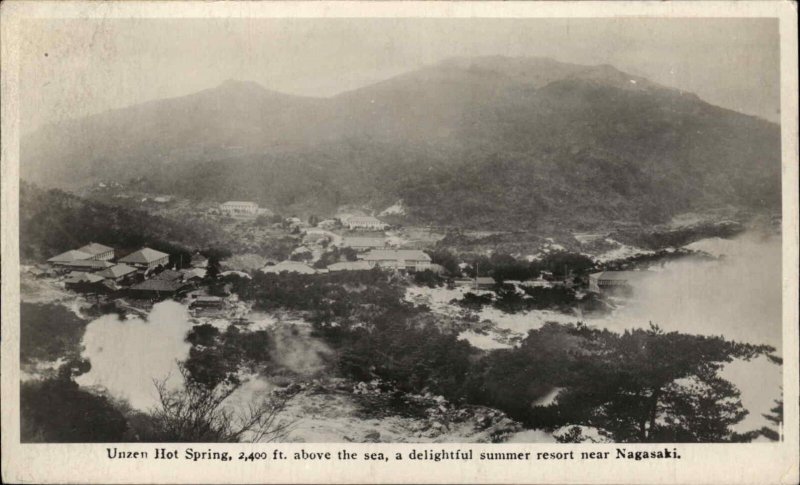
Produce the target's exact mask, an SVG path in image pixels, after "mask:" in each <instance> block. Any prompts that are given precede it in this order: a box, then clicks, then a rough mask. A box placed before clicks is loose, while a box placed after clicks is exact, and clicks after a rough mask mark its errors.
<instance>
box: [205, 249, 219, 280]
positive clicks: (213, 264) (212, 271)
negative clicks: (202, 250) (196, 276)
mask: <svg viewBox="0 0 800 485" xmlns="http://www.w3.org/2000/svg"><path fill="white" fill-rule="evenodd" d="M219 273H220V262H219V257H218V256H217V255H216V254H211V255H210V256H208V266H207V267H206V278H209V279H216V278H217V277H218V276H219Z"/></svg>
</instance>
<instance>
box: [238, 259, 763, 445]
mask: <svg viewBox="0 0 800 485" xmlns="http://www.w3.org/2000/svg"><path fill="white" fill-rule="evenodd" d="M238 291H242V292H243V294H244V295H245V298H248V299H253V300H254V303H255V305H256V306H257V307H260V308H277V307H280V308H286V309H292V310H298V311H303V312H305V313H306V314H307V316H308V317H309V318H310V319H311V321H312V322H313V323H314V327H315V329H316V331H317V333H318V335H320V336H322V337H324V338H325V339H326V340H327V341H328V342H329V343H330V344H331V345H332V346H334V348H335V349H336V350H337V355H338V363H337V365H338V368H339V370H340V371H341V372H343V373H344V374H345V375H347V376H350V377H353V378H356V379H360V380H371V379H374V378H378V379H381V380H383V381H386V382H390V383H392V385H394V386H395V387H396V388H397V389H399V390H402V391H405V392H422V391H425V390H428V391H431V392H434V393H438V394H442V395H443V396H445V397H446V398H448V399H450V400H452V401H456V402H466V403H475V404H483V405H487V406H490V407H495V408H498V409H500V410H502V411H504V412H506V413H508V414H509V415H511V416H512V417H514V418H516V419H518V420H521V421H523V422H524V423H525V424H526V425H528V426H529V427H534V428H546V429H555V428H559V427H562V426H575V425H581V426H589V427H592V428H596V429H598V430H599V431H600V432H601V433H602V434H604V435H606V436H608V437H610V438H611V439H613V440H615V441H619V442H666V441H672V442H695V441H704V442H719V441H735V440H741V439H742V436H741V435H737V434H736V433H734V432H733V431H732V430H731V426H732V425H733V424H736V423H737V422H739V421H741V420H742V419H743V417H744V416H745V415H746V411H745V410H744V409H743V408H742V405H741V402H740V400H739V391H738V390H737V389H736V388H735V386H733V384H731V383H730V382H728V381H726V380H724V379H723V378H722V377H720V375H719V371H720V369H721V368H722V366H723V365H724V364H726V363H728V362H731V361H732V360H733V359H745V360H749V359H752V358H754V357H756V356H759V355H766V354H771V353H772V352H773V351H774V349H773V348H771V347H769V346H763V345H749V344H741V343H736V342H729V341H726V340H724V339H723V338H721V337H704V336H694V335H686V334H681V333H677V332H669V333H665V332H663V331H661V330H660V329H659V328H658V327H655V326H651V328H650V329H648V330H634V331H626V332H625V333H623V334H617V333H614V332H610V331H606V330H596V329H591V328H589V327H586V326H584V325H581V324H578V325H562V324H555V323H550V324H547V325H545V326H544V327H542V328H541V329H539V330H534V331H531V332H530V333H529V335H528V336H527V338H526V339H525V340H524V341H523V342H522V343H521V345H520V346H519V347H516V348H512V349H500V350H494V351H490V352H488V353H481V352H478V351H477V350H476V349H474V348H472V347H471V346H469V345H468V344H467V343H466V342H465V341H461V340H458V339H457V335H456V334H454V333H451V332H449V331H446V330H443V329H442V328H441V327H439V326H438V325H437V322H436V319H435V318H434V317H433V316H432V315H431V314H430V313H428V312H426V311H425V309H424V308H417V307H413V306H411V305H409V304H407V303H404V302H403V301H402V298H401V294H400V290H399V289H398V287H397V285H396V284H392V283H391V281H390V280H389V278H388V276H387V275H386V274H384V273H381V272H379V271H372V272H344V273H341V274H329V275H317V276H315V277H309V276H304V275H290V274H286V275H264V276H260V277H256V278H254V280H253V282H252V284H251V285H246V286H245V285H242V286H241V287H240V288H238ZM529 291H530V292H531V294H532V295H533V298H531V299H530V300H531V301H532V302H536V301H539V302H543V303H538V304H540V305H543V304H547V305H556V306H557V305H558V304H559V303H560V302H561V301H562V300H564V299H568V298H569V296H568V295H567V294H568V293H569V292H570V291H571V290H567V289H552V288H549V289H543V288H531V289H529ZM511 293H512V292H510V290H509V289H507V288H504V287H503V286H501V287H500V288H499V295H500V297H499V300H500V301H501V302H504V303H502V304H503V305H507V306H509V307H510V309H512V310H516V309H517V308H518V305H522V306H527V305H528V303H527V300H525V299H523V300H522V301H525V303H524V304H520V303H519V301H517V300H512V299H511V298H512V297H511ZM556 293H557V294H556ZM548 298H550V299H551V300H550V301H548ZM572 298H574V295H573V296H572ZM471 299H475V300H476V301H477V303H476V304H480V305H483V304H488V302H489V299H486V298H484V297H479V296H477V295H473V296H472V297H471ZM482 355H483V356H482ZM553 390H557V391H558V401H557V404H551V405H548V406H534V405H533V404H534V403H535V402H536V401H537V400H539V399H541V398H543V397H544V396H546V395H547V394H548V393H550V392H552V391H553Z"/></svg>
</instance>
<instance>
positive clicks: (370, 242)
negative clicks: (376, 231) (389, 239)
mask: <svg viewBox="0 0 800 485" xmlns="http://www.w3.org/2000/svg"><path fill="white" fill-rule="evenodd" d="M342 247H343V248H352V249H355V250H356V251H367V250H369V249H381V248H385V247H386V238H384V237H360V236H348V237H345V238H343V239H342Z"/></svg>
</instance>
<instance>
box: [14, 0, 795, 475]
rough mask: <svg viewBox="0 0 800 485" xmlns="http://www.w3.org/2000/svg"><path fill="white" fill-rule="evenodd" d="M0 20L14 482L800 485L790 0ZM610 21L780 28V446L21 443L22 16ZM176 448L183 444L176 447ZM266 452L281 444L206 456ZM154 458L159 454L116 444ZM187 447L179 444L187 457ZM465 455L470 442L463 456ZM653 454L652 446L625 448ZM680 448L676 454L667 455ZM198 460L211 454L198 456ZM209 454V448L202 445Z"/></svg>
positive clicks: (49, 6)
mask: <svg viewBox="0 0 800 485" xmlns="http://www.w3.org/2000/svg"><path fill="white" fill-rule="evenodd" d="M0 14H2V32H1V34H0V35H1V36H0V42H1V43H2V44H1V46H2V52H1V54H2V82H1V84H2V125H1V128H2V135H3V137H2V152H1V156H2V172H0V174H1V175H2V179H1V181H2V187H1V188H2V192H1V196H2V243H1V248H2V262H3V265H2V281H1V284H2V302H3V305H2V344H1V345H2V357H1V358H2V375H1V379H2V402H3V404H4V405H3V406H2V451H3V453H2V478H3V481H4V482H12V483H65V482H69V483H167V482H176V483H177V482H183V483H287V482H292V483H296V482H326V483H345V482H349V483H353V482H358V483H437V482H438V483H440V482H449V483H457V482H473V483H475V482H484V483H529V482H536V483H654V484H655V483H730V484H747V483H759V484H761V483H797V482H798V480H800V479H799V478H798V456H799V455H800V448H798V426H799V424H798V423H799V422H798V360H800V358H799V357H798V192H797V190H798V120H797V112H798V100H797V96H798V93H797V12H796V5H795V4H794V3H790V2H678V3H670V2H575V3H572V2H538V3H528V2H511V3H505V2H440V3H428V2H368V3H361V2H303V3H294V2H264V3H254V2H253V3H250V2H139V3H128V2H124V3H123V2H108V3H79V2H16V1H10V2H4V3H2V4H1V5H0ZM216 17H229V18H280V17H307V18H312V17H314V18H320V17H326V18H335V17H339V18H343V17H350V18H355V17H385V18H393V17H406V18H414V17H427V18H437V17H441V18H524V17H527V18H546V17H557V18H608V17H628V18H636V17H651V18H652V17H662V18H689V17H716V18H721V17H775V18H779V19H780V35H781V74H782V89H781V113H782V114H781V123H782V143H783V267H784V273H783V291H784V294H783V296H784V298H783V317H784V326H783V356H784V377H783V379H784V385H783V389H784V403H785V404H784V405H785V420H786V423H785V427H784V431H785V440H784V441H783V442H782V443H764V444H762V443H756V444H742V445H731V444H710V445H681V446H678V448H679V450H680V453H681V454H682V455H683V458H682V459H681V460H676V461H673V460H670V461H661V462H646V461H640V462H629V461H624V462H623V461H617V460H608V461H597V462H579V461H574V462H568V461H567V462H552V461H549V462H542V461H529V462H520V463H516V462H500V463H489V462H470V463H464V462H440V463H421V462H416V463H410V462H407V461H403V462H389V463H376V464H372V465H369V464H368V463H366V462H363V461H360V462H331V463H315V464H312V465H308V466H306V465H304V464H301V463H292V462H282V463H280V462H265V463H255V464H253V463H248V464H245V463H241V462H236V461H232V462H227V463H219V462H197V463H191V462H185V461H176V462H174V463H168V464H166V465H165V466H164V465H160V464H159V463H158V462H153V461H144V462H143V461H110V460H106V459H105V458H104V453H105V451H104V450H105V448H106V446H105V445H50V444H42V445H21V444H19V417H18V409H17V406H16V405H15V404H16V403H18V402H19V354H18V351H19V344H18V338H19V336H18V333H19V305H18V304H17V302H18V301H19V241H18V207H17V204H18V200H17V199H18V186H19V179H18V177H19V170H18V140H19V122H18V113H19V106H18V97H17V95H18V86H19V79H18V71H19V57H18V56H19V49H18V48H19V44H20V42H21V39H20V38H19V30H18V27H19V22H20V21H21V20H23V19H26V18H216ZM169 446H170V447H176V446H174V445H169ZM212 446H213V448H214V449H215V450H222V449H228V450H263V449H273V448H275V445H272V446H270V445H263V446H261V445H212ZM279 446H280V448H281V449H282V450H283V451H284V452H291V451H293V450H299V449H301V448H305V449H307V450H308V449H314V450H321V449H329V450H332V451H335V450H339V449H343V448H344V447H345V446H346V447H347V448H348V449H352V450H355V451H359V452H364V451H367V450H371V451H387V450H392V453H393V452H394V450H397V451H402V452H404V453H405V452H407V451H410V450H411V449H412V448H415V449H417V450H420V449H426V448H427V449H430V448H432V447H433V448H445V449H456V448H458V447H459V446H458V445H420V444H408V445H403V444H372V445H371V444H348V445H344V444H333V445H312V444H283V445H279ZM118 447H119V448H124V449H130V450H151V449H152V448H153V446H152V445H121V446H118ZM186 447H187V446H177V448H186ZM461 447H462V448H463V447H464V445H462V446H461ZM471 447H472V448H473V449H475V450H476V451H478V450H480V449H491V450H492V451H503V450H507V451H511V450H530V451H545V450H553V449H555V450H556V451H564V450H576V451H580V450H590V451H597V450H609V451H611V452H612V456H613V453H614V451H613V450H614V449H615V448H617V447H618V446H617V445H574V446H573V445H536V444H531V445H528V444H502V445H475V446H471ZM625 447H626V448H628V449H637V450H653V449H657V448H659V447H658V446H646V445H627V446H625ZM669 447H670V448H672V446H671V445H670V446H669ZM195 448H196V449H198V448H203V447H202V445H201V446H195ZM206 448H207V447H206Z"/></svg>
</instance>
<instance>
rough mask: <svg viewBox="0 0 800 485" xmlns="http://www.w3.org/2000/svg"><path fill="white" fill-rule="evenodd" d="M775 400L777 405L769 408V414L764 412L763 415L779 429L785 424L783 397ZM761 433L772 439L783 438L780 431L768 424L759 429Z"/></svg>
mask: <svg viewBox="0 0 800 485" xmlns="http://www.w3.org/2000/svg"><path fill="white" fill-rule="evenodd" d="M774 402H775V407H773V408H771V409H770V410H769V414H762V416H764V417H765V418H766V419H767V420H768V421H769V422H771V423H772V424H774V425H775V426H777V427H778V430H780V428H781V426H783V397H781V398H779V399H775V401H774ZM759 434H760V435H761V436H764V437H765V438H767V439H769V440H772V441H778V440H780V438H781V435H780V432H779V431H776V430H774V429H772V428H769V427H767V426H764V427H762V428H761V429H760V430H759Z"/></svg>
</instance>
